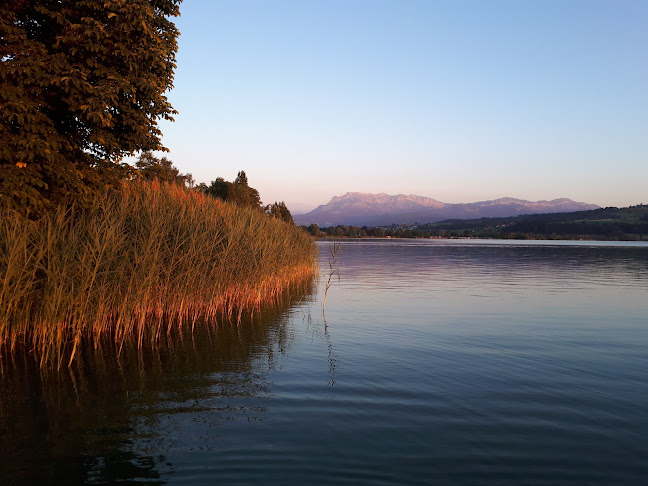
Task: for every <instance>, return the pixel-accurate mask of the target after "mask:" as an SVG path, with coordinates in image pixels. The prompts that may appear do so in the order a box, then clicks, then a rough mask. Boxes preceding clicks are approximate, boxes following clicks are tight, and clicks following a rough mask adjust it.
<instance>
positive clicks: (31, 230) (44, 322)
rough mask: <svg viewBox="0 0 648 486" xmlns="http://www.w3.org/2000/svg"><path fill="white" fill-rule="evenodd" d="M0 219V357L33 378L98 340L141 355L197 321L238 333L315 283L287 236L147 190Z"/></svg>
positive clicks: (157, 188)
mask: <svg viewBox="0 0 648 486" xmlns="http://www.w3.org/2000/svg"><path fill="white" fill-rule="evenodd" d="M0 214H1V219H0V357H1V358H6V357H8V356H10V355H11V354H12V353H14V352H16V351H17V350H18V349H23V350H26V351H28V352H29V353H30V354H31V355H32V356H33V357H34V359H35V360H37V361H38V362H39V363H40V366H41V367H43V366H51V365H54V366H56V367H57V368H61V367H62V366H65V365H68V366H69V365H70V364H71V363H72V362H73V360H74V358H75V356H76V355H77V354H78V353H79V350H80V348H84V347H94V348H95V349H96V348H98V347H100V346H101V343H102V341H105V340H106V339H108V340H110V341H111V343H114V345H115V346H116V347H117V349H118V350H121V349H122V347H123V346H124V344H125V343H127V342H128V343H132V342H133V341H136V342H137V346H138V348H142V347H143V346H145V345H146V344H147V343H150V344H151V345H152V346H154V345H155V343H156V342H158V341H159V339H160V338H161V336H164V335H167V334H169V333H171V332H172V331H173V330H174V329H177V328H188V327H191V328H192V329H193V326H194V325H196V323H199V322H200V323H201V325H203V324H204V323H208V324H206V325H210V323H216V322H217V321H218V320H219V319H220V320H230V321H234V320H236V321H237V322H240V318H241V314H242V313H243V312H248V311H249V312H255V311H256V310H259V309H261V308H262V307H265V306H268V305H272V304H274V303H276V302H278V301H279V300H280V299H282V298H284V297H285V293H286V291H287V290H289V289H291V288H292V289H295V288H297V287H298V286H299V287H301V286H302V284H304V283H306V282H309V281H311V280H312V279H313V278H315V276H316V275H317V272H318V268H317V256H316V249H315V245H314V242H313V239H312V238H311V237H310V236H309V235H308V234H307V233H306V232H304V231H302V230H300V229H299V228H298V227H297V226H295V225H293V224H290V223H287V222H285V221H282V220H281V219H279V218H276V217H271V215H268V214H266V213H265V212H263V211H259V209H258V208H255V207H247V206H240V205H237V204H235V203H231V202H228V201H223V200H221V199H218V198H214V197H211V196H209V195H207V194H205V193H203V192H201V191H199V190H195V189H191V188H186V187H184V186H183V185H179V184H172V183H167V182H162V183H161V182H159V181H158V180H157V179H155V180H153V181H145V180H133V181H123V182H122V183H121V184H120V185H119V186H118V187H117V188H116V189H114V190H110V191H107V192H106V193H105V194H104V195H102V196H100V197H99V196H98V197H96V198H94V200H93V201H92V202H91V203H90V204H86V205H83V206H80V205H72V206H64V205H61V206H60V207H58V209H56V210H53V211H45V212H43V213H42V214H41V215H39V216H38V217H37V218H33V217H32V218H29V217H26V216H25V215H24V214H22V213H20V212H18V211H16V210H12V209H3V210H2V211H1V213H0Z"/></svg>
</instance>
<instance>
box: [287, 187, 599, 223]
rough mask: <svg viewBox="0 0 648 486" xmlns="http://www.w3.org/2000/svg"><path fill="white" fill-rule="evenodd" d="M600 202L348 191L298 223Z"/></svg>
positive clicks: (414, 219)
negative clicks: (449, 199)
mask: <svg viewBox="0 0 648 486" xmlns="http://www.w3.org/2000/svg"><path fill="white" fill-rule="evenodd" d="M599 207H600V206H597V205H595V204H587V203H582V202H576V201H572V200H571V199H565V198H562V199H554V200H552V201H525V200H522V199H514V198H510V197H504V198H500V199H495V200H493V201H479V202H474V203H463V204H449V203H444V202H441V201H437V200H436V199H431V198H428V197H421V196H415V195H413V194H410V195H409V196H406V195H404V194H398V195H396V196H392V195H389V194H385V193H384V192H383V193H380V194H368V193H362V192H348V193H346V194H345V195H343V196H336V197H333V198H332V199H331V200H330V201H329V202H328V203H326V204H323V205H321V206H318V207H317V208H315V209H313V210H312V211H310V212H309V213H306V214H297V215H295V216H294V220H295V223H297V224H306V225H308V224H313V223H315V224H317V225H319V226H337V225H353V226H384V225H390V224H413V223H435V222H438V221H443V220H446V219H477V218H485V217H508V216H517V215H520V214H540V213H563V212H571V211H585V210H591V209H598V208H599Z"/></svg>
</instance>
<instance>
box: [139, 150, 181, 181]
mask: <svg viewBox="0 0 648 486" xmlns="http://www.w3.org/2000/svg"><path fill="white" fill-rule="evenodd" d="M135 167H136V168H137V175H138V177H140V178H141V179H144V180H145V181H152V180H154V179H157V180H158V181H160V182H170V183H172V184H179V185H181V186H192V185H193V176H192V175H191V174H181V173H180V170H178V168H177V167H175V166H174V165H173V162H172V161H171V160H169V159H167V158H166V157H162V158H161V159H159V158H157V157H155V156H154V155H153V154H152V153H151V152H142V154H141V155H140V157H139V159H138V161H137V162H136V163H135Z"/></svg>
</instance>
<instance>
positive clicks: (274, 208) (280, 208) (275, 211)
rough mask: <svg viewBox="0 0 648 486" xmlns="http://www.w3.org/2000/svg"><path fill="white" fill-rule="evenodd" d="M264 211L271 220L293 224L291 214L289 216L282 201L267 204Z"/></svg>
mask: <svg viewBox="0 0 648 486" xmlns="http://www.w3.org/2000/svg"><path fill="white" fill-rule="evenodd" d="M264 209H265V211H266V213H268V214H269V215H270V216H272V217H273V218H276V219H280V220H281V221H285V222H286V223H290V224H295V222H294V221H293V217H292V214H290V211H289V210H288V207H287V206H286V203H285V202H283V201H281V202H274V203H272V204H269V205H268V206H266V207H265V208H264Z"/></svg>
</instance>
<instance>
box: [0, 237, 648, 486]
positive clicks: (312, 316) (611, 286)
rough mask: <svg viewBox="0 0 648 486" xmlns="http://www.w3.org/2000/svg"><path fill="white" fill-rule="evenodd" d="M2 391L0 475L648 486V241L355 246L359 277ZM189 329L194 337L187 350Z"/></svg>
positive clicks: (18, 478) (16, 367)
mask: <svg viewBox="0 0 648 486" xmlns="http://www.w3.org/2000/svg"><path fill="white" fill-rule="evenodd" d="M320 248H321V258H322V264H321V269H322V271H323V273H326V274H325V275H324V276H323V278H322V279H321V282H320V285H319V289H317V292H316V293H314V294H305V295H299V296H295V299H293V301H292V302H291V303H286V304H285V305H284V306H283V307H280V308H279V309H276V310H274V311H272V312H265V313H262V314H257V315H255V316H254V317H253V318H252V319H250V320H244V322H242V323H241V326H237V325H236V324H233V325H230V324H221V325H219V326H217V327H216V328H213V329H211V330H209V331H208V330H207V329H205V328H204V327H201V326H199V327H198V328H197V330H196V331H195V333H194V334H193V336H192V335H191V334H189V333H185V334H184V335H183V336H172V337H170V338H169V339H168V340H167V341H165V343H162V345H161V346H160V347H159V349H157V350H155V351H152V350H145V352H144V353H138V352H137V351H136V350H134V349H131V350H126V352H125V353H124V354H123V355H122V356H121V358H120V359H119V360H117V359H116V358H115V356H114V352H113V351H111V350H110V349H105V350H103V351H101V352H97V353H87V354H86V356H84V359H83V361H82V362H81V363H80V366H77V367H76V368H74V369H73V370H71V372H70V373H64V374H62V375H56V374H47V373H46V374H43V373H40V372H39V370H38V369H37V368H36V367H34V366H33V365H32V364H31V362H30V361H29V358H28V357H24V356H23V357H20V358H17V359H22V361H21V362H18V363H11V362H5V363H4V365H3V366H4V368H3V373H2V376H1V378H0V380H1V381H0V387H1V389H0V483H1V484H12V483H15V484H22V483H50V484H51V483H57V482H58V483H70V482H71V483H75V482H76V483H81V482H90V483H92V482H95V483H115V482H130V481H138V482H144V483H150V484H163V483H176V484H191V483H193V484H209V483H216V482H218V483H223V484H286V483H291V482H292V483H303V484H316V483H319V484H326V483H347V484H359V483H360V484H362V483H364V484H430V483H452V484H594V483H595V484H642V483H643V482H644V480H645V478H646V477H648V438H647V436H646V432H648V382H647V381H646V378H645V373H646V370H647V369H648V318H647V317H646V315H647V314H648V312H647V311H648V245H646V244H642V243H635V244H632V243H616V244H615V243H609V244H591V243H582V242H576V243H575V242H556V243H549V242H528V243H527V242H517V243H512V242H492V241H472V240H451V241H442V240H438V241H435V240H411V241H410V240H364V241H346V240H345V241H343V243H342V254H341V255H340V259H339V264H338V266H339V271H340V279H339V280H338V279H337V278H334V279H333V280H332V285H331V287H330V289H329V292H328V297H327V303H326V322H324V320H323V318H322V313H321V302H322V298H323V291H324V288H323V287H324V284H325V283H326V280H327V277H328V274H327V272H328V263H327V259H328V243H327V242H322V243H320ZM181 338H182V339H181Z"/></svg>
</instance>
